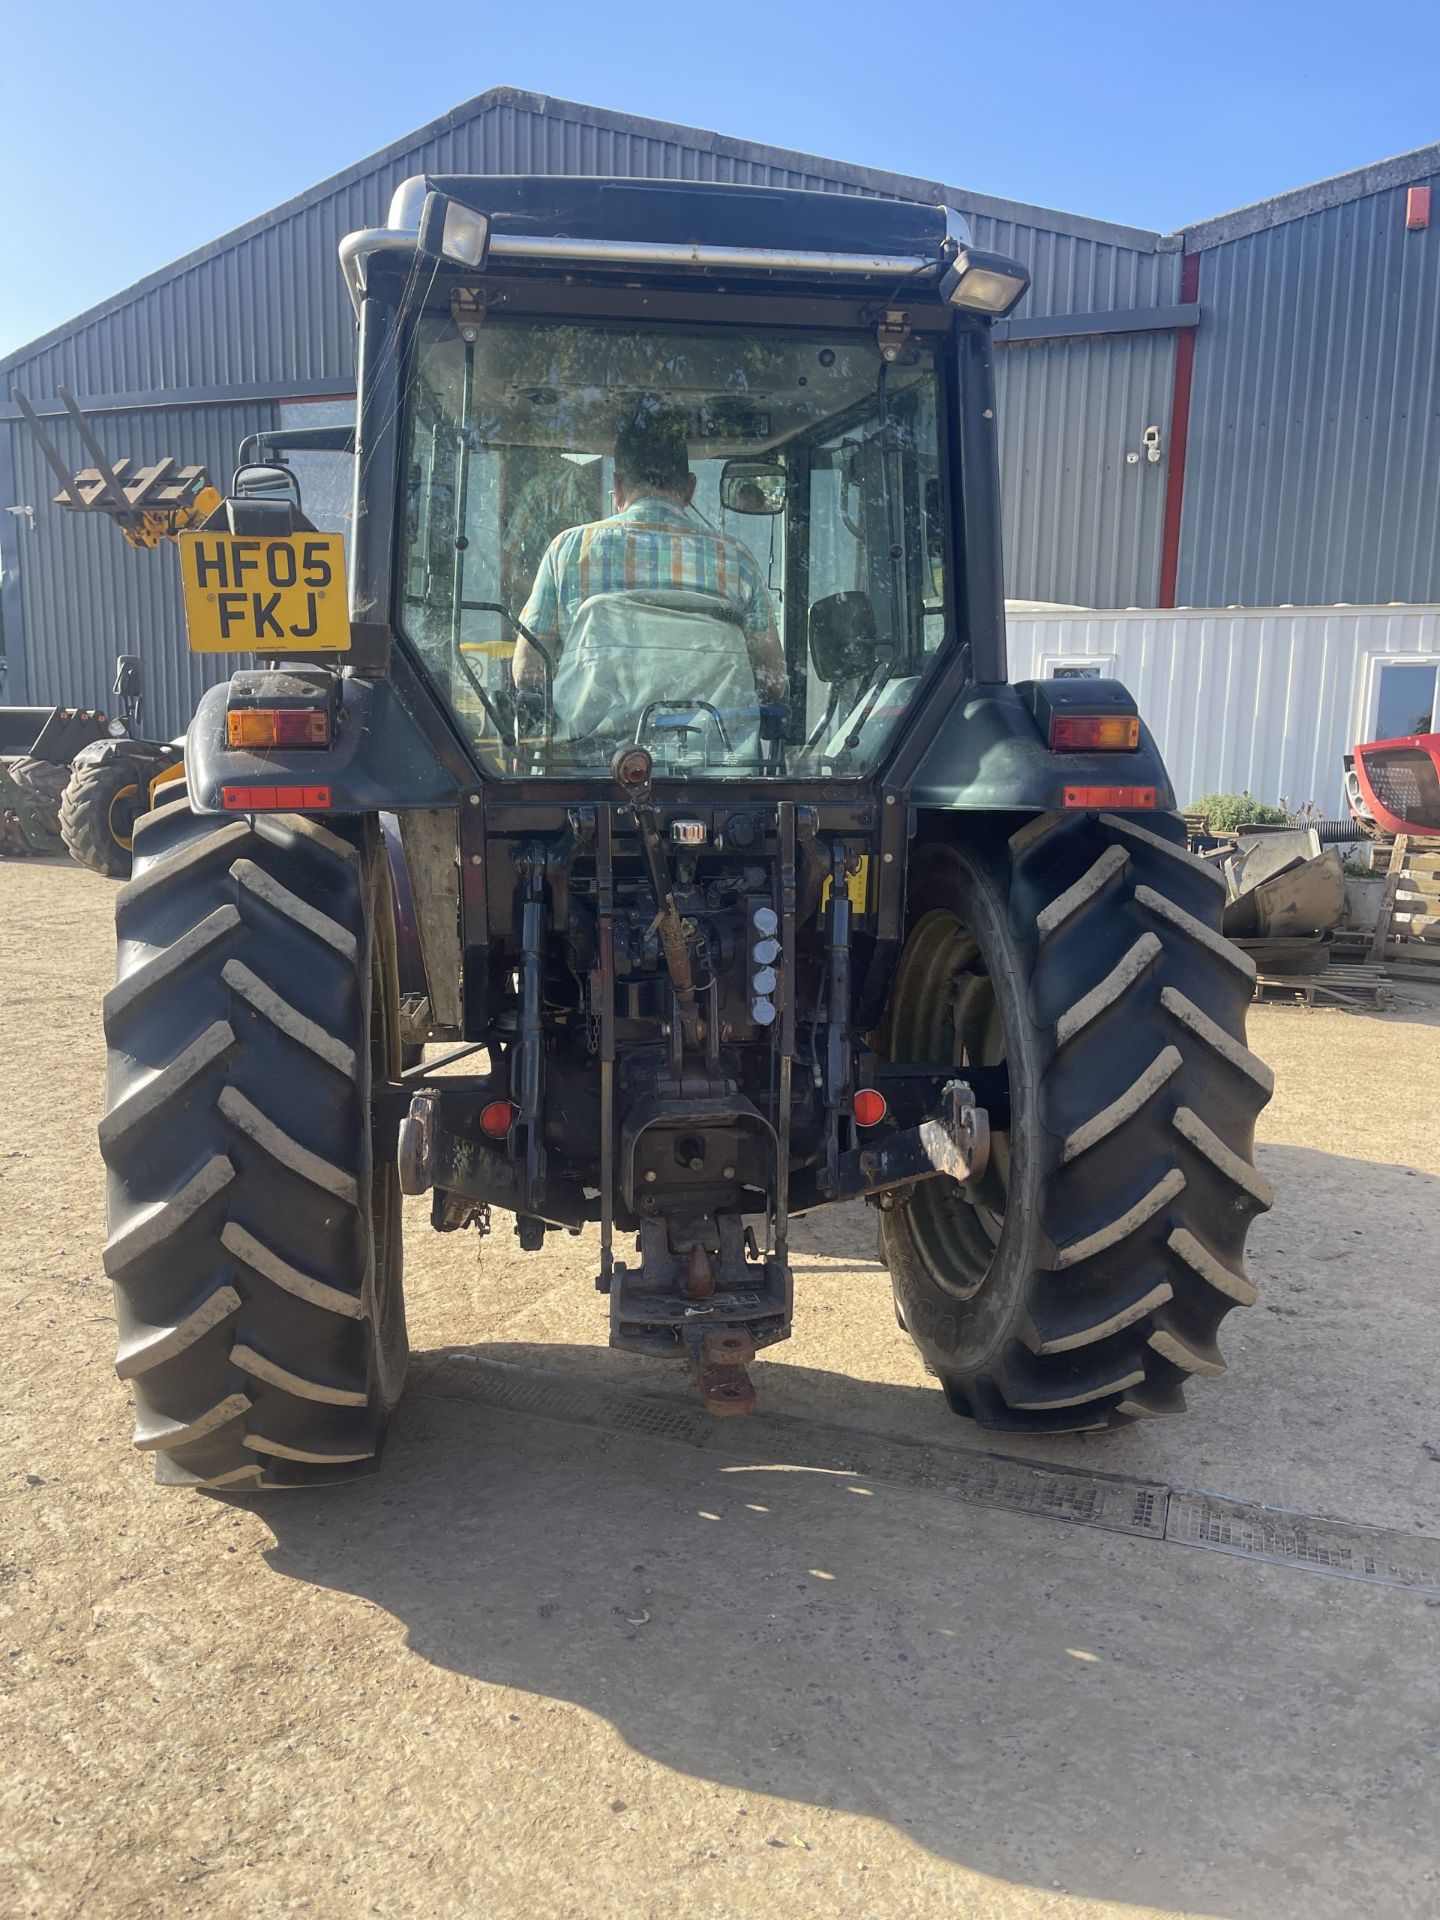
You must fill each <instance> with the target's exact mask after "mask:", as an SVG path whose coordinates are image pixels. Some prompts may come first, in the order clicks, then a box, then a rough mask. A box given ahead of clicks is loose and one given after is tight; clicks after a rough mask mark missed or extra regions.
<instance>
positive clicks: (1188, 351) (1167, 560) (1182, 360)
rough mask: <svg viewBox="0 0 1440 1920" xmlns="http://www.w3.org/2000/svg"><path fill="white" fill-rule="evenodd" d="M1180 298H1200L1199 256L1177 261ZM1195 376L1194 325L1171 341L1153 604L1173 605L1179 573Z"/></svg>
mask: <svg viewBox="0 0 1440 1920" xmlns="http://www.w3.org/2000/svg"><path fill="white" fill-rule="evenodd" d="M1180 298H1181V300H1182V301H1185V302H1189V301H1193V300H1198V299H1199V298H1200V256H1199V254H1198V253H1187V254H1186V255H1185V256H1184V258H1183V259H1182V260H1181V262H1180ZM1194 377H1195V329H1194V327H1186V328H1184V329H1183V330H1182V331H1181V333H1180V335H1179V337H1178V338H1177V339H1176V342H1175V393H1174V397H1173V399H1172V400H1171V403H1170V458H1169V461H1168V463H1167V465H1166V468H1165V521H1164V525H1163V527H1162V528H1161V533H1160V594H1159V598H1158V601H1157V603H1156V604H1157V605H1159V606H1162V607H1173V606H1174V604H1175V583H1176V581H1177V580H1178V578H1179V576H1180V512H1181V508H1182V507H1183V505H1184V500H1185V448H1186V445H1187V443H1188V441H1189V438H1190V388H1191V385H1192V383H1193V381H1194Z"/></svg>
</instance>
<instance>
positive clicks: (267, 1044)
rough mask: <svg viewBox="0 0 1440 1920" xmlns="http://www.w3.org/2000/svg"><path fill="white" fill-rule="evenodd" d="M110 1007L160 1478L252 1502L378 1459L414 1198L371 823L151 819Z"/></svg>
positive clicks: (133, 1301)
mask: <svg viewBox="0 0 1440 1920" xmlns="http://www.w3.org/2000/svg"><path fill="white" fill-rule="evenodd" d="M116 925H117V931H118V935H119V957H118V966H117V979H116V984H115V986H114V988H113V989H112V990H111V992H110V993H109V995H108V996H107V998H106V1002H105V1031H106V1037H107V1040H108V1042H109V1047H110V1056H109V1058H110V1077H109V1101H108V1110H107V1112H106V1115H105V1118H104V1120H103V1121H102V1122H101V1126H100V1146H101V1152H102V1154H103V1156H104V1159H105V1163H106V1166H107V1168H108V1171H109V1226H110V1233H109V1239H108V1241H107V1243H106V1248H105V1266H106V1271H107V1272H108V1273H109V1274H110V1276H111V1278H112V1279H113V1281H114V1284H115V1296H116V1308H117V1315H118V1319H119V1323H120V1352H119V1358H118V1361H117V1363H116V1370H117V1372H118V1373H119V1374H120V1376H121V1378H122V1379H125V1380H128V1381H129V1382H130V1383H131V1385H132V1386H133V1388H134V1392H135V1398H136V1403H137V1410H138V1420H137V1425H136V1431H135V1443H136V1445H137V1446H138V1447H139V1448H140V1449H141V1450H142V1451H146V1452H153V1453H154V1454H155V1456H156V1463H157V1473H156V1477H157V1479H159V1480H161V1481H164V1482H169V1483H172V1484H174V1483H180V1484H188V1485H195V1486H204V1487H222V1488H225V1489H227V1490H231V1491H235V1492H241V1493H244V1492H251V1491H259V1490H263V1489H267V1488H273V1487H295V1486H314V1485H316V1484H323V1483H327V1482H331V1481H338V1480H348V1479H352V1478H354V1477H355V1476H356V1475H358V1474H362V1473H365V1472H367V1471H370V1470H372V1469H373V1468H374V1467H375V1466H376V1465H377V1463H378V1461H379V1457H380V1452H381V1448H382V1446H383V1444H384V1439H385V1429H386V1424H387V1422H388V1419H389V1416H390V1413H391V1410H392V1409H393V1407H394V1406H395V1404H396V1401H397V1400H398V1398H399V1395H400V1389H401V1385H402V1382H403V1380H404V1374H405V1364H406V1357H407V1347H406V1341H405V1312H404V1302H403V1297H402V1291H401V1249H400V1191H399V1180H398V1176H397V1173H396V1169H395V1167H394V1166H393V1165H389V1164H387V1165H382V1166H376V1165H374V1164H373V1161H372V1154H371V1137H370V1090H371V1086H372V1083H373V1081H374V1079H375V1078H376V1077H377V1076H381V1077H385V1078H389V1077H392V1076H393V1074H394V1073H395V1072H396V1070H397V1069H398V1066H399V1019H398V987H397V979H396V968H395V943H394V923H393V919H392V916H391V906H390V894H389V878H388V874H387V872H386V867H385V862H384V859H383V857H382V856H380V854H379V847H378V835H377V834H376V832H375V830H374V827H373V823H370V822H359V823H351V822H348V821H347V822H343V823H342V822H336V823H334V824H325V825H322V824H321V823H320V822H319V821H315V820H309V819H306V818H303V817H301V816H298V815H293V814H269V815H264V814H262V815H258V816H254V817H252V818H223V817H216V816H213V815H212V816H197V815H195V814H193V813H192V812H191V811H190V807H189V804H188V802H187V801H185V800H184V799H183V798H180V799H173V800H171V801H170V803H169V804H168V805H165V806H163V807H161V808H160V809H158V810H157V811H156V812H153V813H150V814H146V815H145V816H143V817H142V818H141V819H140V820H139V821H138V822H137V824H136V829H135V876H134V878H133V879H132V880H131V881H130V883H129V884H128V885H127V886H125V887H123V888H122V889H121V891H120V894H119V897H118V900H117V904H116Z"/></svg>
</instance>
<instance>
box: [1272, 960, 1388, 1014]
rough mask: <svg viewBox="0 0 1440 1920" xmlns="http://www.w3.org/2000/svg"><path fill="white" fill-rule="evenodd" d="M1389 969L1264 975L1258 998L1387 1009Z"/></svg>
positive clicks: (1353, 968) (1308, 1004) (1351, 968)
mask: <svg viewBox="0 0 1440 1920" xmlns="http://www.w3.org/2000/svg"><path fill="white" fill-rule="evenodd" d="M1388 973H1389V970H1388V969H1387V968H1385V967H1371V966H1347V967H1335V968H1329V967H1327V968H1326V969H1325V971H1324V972H1323V973H1261V974H1257V975H1256V977H1255V998H1256V999H1257V1000H1261V1001H1270V1002H1272V1003H1273V1002H1278V1003H1280V1004H1281V1005H1285V1004H1287V1003H1288V1004H1293V1005H1295V1006H1297V1007H1349V1008H1351V1009H1355V1008H1359V1007H1388V1006H1389V1004H1390V989H1389V985H1388Z"/></svg>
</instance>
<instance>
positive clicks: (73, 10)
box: [0, 0, 1440, 353]
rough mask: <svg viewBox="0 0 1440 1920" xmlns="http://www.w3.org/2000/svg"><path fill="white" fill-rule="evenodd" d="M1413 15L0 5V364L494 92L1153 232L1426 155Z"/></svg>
mask: <svg viewBox="0 0 1440 1920" xmlns="http://www.w3.org/2000/svg"><path fill="white" fill-rule="evenodd" d="M1437 74H1440V6H1437V5H1436V4H1435V0H1372V4H1370V5H1367V6H1363V7H1360V6H1356V5H1355V4H1354V0H1347V3H1346V4H1343V5H1342V4H1337V3H1336V0H1306V3H1305V4H1300V3H1298V0H1251V3H1250V4H1248V5H1240V4H1234V0H1210V4H1208V5H1204V6H1200V5H1195V4H1193V3H1192V4H1190V5H1188V6H1185V7H1175V6H1168V5H1165V4H1164V3H1163V0H1153V3H1152V4H1149V5H1140V4H1134V3H1133V0H1121V3H1120V4H1110V5H1107V4H1105V0H1093V3H1092V4H1090V5H1088V6H1081V5H1073V4H1072V5H1058V4H1054V3H1053V0H1029V4H1027V5H1023V6H1021V5H1010V6H1000V7H988V8H985V9H983V10H980V9H973V8H969V7H965V6H958V5H956V4H954V0H949V3H948V4H947V3H946V0H909V4H908V5H906V6H903V7H901V6H895V5H878V6H877V5H874V4H863V5H862V4H859V3H858V0H834V3H833V4H826V3H825V0H760V3H758V4H757V0H743V4H738V5H737V4H735V0H731V4H730V5H729V6H725V7H721V6H715V5H712V6H710V7H707V8H705V9H700V8H696V7H693V6H689V5H671V6H669V7H666V6H664V5H663V4H660V0H646V4H644V5H643V6H630V7H626V6H623V5H612V6H610V7H609V8H604V7H602V6H600V5H599V4H597V0H589V3H588V4H575V0H544V3H543V4H542V0H533V3H532V4H530V5H528V6H505V7H486V6H483V5H479V6H477V5H468V6H466V5H459V4H454V3H453V0H429V3H428V4H427V3H426V0H412V4H411V5H410V6H409V7H407V8H399V7H396V6H395V5H394V4H393V0H388V3H387V4H384V5H382V4H379V3H378V0H292V4H290V5H289V6H283V7H282V6H280V5H274V4H272V5H270V6H268V7H261V8H258V9H241V10H240V11H238V12H237V10H236V9H235V8H233V7H218V8H216V7H203V6H200V7H195V6H192V7H188V8H174V9H168V10H167V9H164V8H162V9H160V10H159V11H156V10H155V9H153V8H151V9H148V10H147V9H145V8H143V7H136V6H133V5H131V6H127V5H126V4H124V0H107V3H105V4H101V3H100V0H69V3H68V4H60V3H59V0H51V3H50V4H48V5H37V4H33V0H31V3H28V4H20V5H16V6H14V7H12V8H11V9H10V12H9V20H8V24H7V28H6V33H5V37H4V64H3V68H0V191H3V205H4V208H5V216H4V227H5V241H4V246H5V253H4V261H3V265H0V353H6V352H8V351H10V350H11V349H12V348H14V347H17V346H19V345H22V344H23V343H24V342H25V341H27V340H29V339H31V338H33V337H34V336H35V335H37V334H39V333H42V332H44V331H45V330H46V329H47V328H49V327H52V326H55V325H58V324H59V323H60V322H62V321H64V320H67V319H69V318H70V317H71V316H72V315H73V314H76V313H78V312H79V311H81V310H82V309H83V308H85V307H87V306H90V305H93V304H94V303H95V302H96V301H98V300H103V299H105V298H106V297H107V296H108V295H109V294H111V293H114V292H117V291H118V290H119V289H121V288H122V287H125V286H128V285H129V284H130V283H131V282H132V281H135V280H137V279H139V278H141V277H142V276H143V275H144V274H147V273H150V272H152V271H153V270H154V269H155V268H157V267H161V266H164V265H165V264H166V263H167V262H168V261H170V260H173V259H175V258H176V257H177V256H178V255H180V254H182V253H184V252H186V251H188V250H189V249H190V248H192V247H196V246H200V245H203V244H204V242H206V241H207V240H211V239H214V238H215V237H216V235H218V234H220V233H223V232H225V231H226V230H227V229H228V228H231V227H234V226H238V225H239V224H240V223H241V222H242V221H244V220H248V219H250V218H251V217H252V216H254V215H255V214H258V213H263V212H264V211H265V210H266V209H267V208H269V207H272V206H274V205H275V204H276V202H277V201H280V200H283V199H285V198H287V197H289V196H290V195H291V194H294V193H298V192H300V191H301V190H303V189H304V188H306V187H308V186H311V185H312V184H313V183H314V182H315V181H317V180H320V179H322V178H324V177H325V176H326V175H327V174H330V173H334V172H337V171H338V170H339V169H340V168H342V167H345V166H348V165H349V164H350V163H351V162H352V161H354V160H357V159H359V158H361V157H362V156H363V155H365V154H367V153H370V152H373V151H374V150H375V149H376V148H377V147H382V146H384V145H386V144H387V143H388V142H390V141H392V140H396V139H399V138H400V137H402V136H403V135H405V134H406V133H409V132H410V131H411V130H412V129H414V128H415V127H418V126H420V125H421V124H422V123H423V122H425V121H426V120H430V119H433V118H435V117H436V116H437V115H439V114H442V113H444V112H446V111H447V110H448V109H449V108H451V107H453V106H457V105H459V104H460V102H462V101H464V100H467V99H469V98H471V97H472V96H473V95H475V94H477V93H480V92H483V91H484V90H485V88H487V87H491V86H497V85H502V84H503V85H509V86H515V87H524V88H528V89H531V90H533V91H535V92H540V93H550V94H554V95H557V96H559V97H561V98H564V99H570V100H581V101H585V102H587V103H589V104H592V105H596V106H605V107H611V108H615V109H619V110H621V111H624V112H629V113H638V114H646V115H650V116H652V117H655V118H658V119H665V120H676V121H681V122H684V123H687V124H689V125H691V126H700V127H710V128H715V129H718V130H719V131H721V132H724V133H729V134H734V135H736V136H739V137H741V138H745V139H751V140H760V141H766V142H770V143H772V144H775V145H778V146H788V147H796V148H799V149H801V150H802V151H806V152H812V153H817V154H822V155H827V156H831V157H833V158H837V159H844V160H851V161H855V162H859V163H862V164H866V165H870V166H876V167H887V168H891V169H893V170H895V171H897V172H901V173H912V174H918V175H922V176H924V177H926V178H932V179H941V180H945V181H949V182H954V183H957V184H959V185H962V186H968V187H971V188H973V189H975V190H976V191H979V192H985V193H992V194H1000V195H1004V196H1006V197H1008V198H1012V199H1017V200H1028V201H1033V202H1035V203H1037V204H1039V205H1042V206H1052V207H1060V208H1065V209H1069V210H1070V211H1073V212H1081V213H1087V214H1090V215H1093V216H1096V217H1098V218H1105V219H1111V220H1119V221H1124V222H1126V223H1129V224H1131V225H1135V226H1143V227H1155V228H1160V229H1163V230H1166V231H1169V230H1171V229H1173V228H1175V227H1177V226H1182V225H1184V224H1185V223H1186V222H1187V221H1193V220H1197V219H1202V218H1205V217H1206V216H1208V215H1210V214H1214V213H1221V212H1224V211H1226V210H1228V209H1229V208H1231V207H1235V206H1239V205H1243V204H1245V203H1246V202H1248V201H1251V200H1257V199H1261V198H1264V197H1265V196H1266V195H1268V194H1271V193H1276V192H1282V191H1284V190H1285V189H1286V188H1288V187H1294V186H1301V185H1303V184H1305V183H1306V182H1307V181H1311V180H1316V179H1320V178H1323V177H1324V176H1325V175H1327V174H1331V173H1339V172H1344V171H1345V170H1347V169H1348V168H1351V167H1356V166H1362V165H1364V164H1365V163H1366V162H1368V161H1372V160H1378V159H1382V158H1384V157H1386V156H1387V155H1390V154H1394V153H1401V152H1404V151H1405V150H1407V149H1408V148H1411V147H1417V146H1422V145H1425V144H1426V143H1427V142H1430V141H1433V140H1437V139H1440V85H1437Z"/></svg>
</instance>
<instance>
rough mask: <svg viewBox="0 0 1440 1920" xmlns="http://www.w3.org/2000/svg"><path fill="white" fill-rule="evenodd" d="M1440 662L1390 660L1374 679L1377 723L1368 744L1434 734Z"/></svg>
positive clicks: (1380, 667) (1384, 663)
mask: <svg viewBox="0 0 1440 1920" xmlns="http://www.w3.org/2000/svg"><path fill="white" fill-rule="evenodd" d="M1437 679H1440V661H1435V660H1424V661H1420V660H1387V661H1385V662H1383V664H1381V665H1380V666H1379V668H1378V669H1377V671H1376V675H1375V682H1376V693H1375V722H1374V725H1373V726H1372V728H1371V729H1370V732H1369V733H1368V734H1367V735H1366V736H1365V737H1366V738H1367V739H1369V740H1403V739H1405V738H1406V737H1407V735H1409V734H1412V733H1433V732H1435V730H1436V711H1437V707H1440V702H1437V699H1436V693H1437V686H1436V682H1437Z"/></svg>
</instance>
